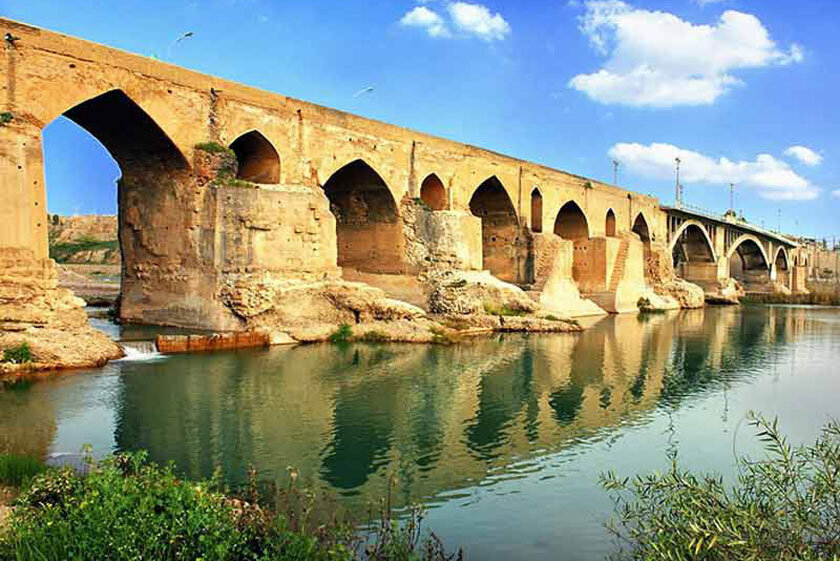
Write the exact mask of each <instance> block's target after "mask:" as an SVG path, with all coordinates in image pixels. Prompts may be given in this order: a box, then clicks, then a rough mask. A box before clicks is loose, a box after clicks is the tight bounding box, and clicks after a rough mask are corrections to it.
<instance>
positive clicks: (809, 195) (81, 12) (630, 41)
mask: <svg viewBox="0 0 840 561" xmlns="http://www.w3.org/2000/svg"><path fill="white" fill-rule="evenodd" d="M0 13H2V14H4V15H6V16H7V17H11V18H13V19H18V20H21V21H24V22H27V23H31V24H34V25H39V26H43V27H47V28H50V29H53V30H56V31H60V32H64V33H67V34H70V35H74V36H78V37H82V38H86V39H90V40H92V41H96V42H99V43H104V44H107V45H111V46H114V47H118V48H121V49H125V50H128V51H131V52H135V53H138V54H144V55H155V56H157V57H158V58H162V59H166V60H169V61H170V62H173V63H176V64H179V65H182V66H185V67H188V68H192V69H195V70H199V71H202V72H206V73H211V74H215V75H218V76H222V77H225V78H229V79H232V80H236V81H239V82H243V83H245V84H249V85H253V86H256V87H260V88H264V89H267V90H271V91H275V92H279V93H283V94H286V95H290V96H293V97H297V98H301V99H305V100H308V101H312V102H315V103H319V104H322V105H327V106H330V107H335V108H338V109H342V110H345V111H350V112H353V113H358V114H361V115H364V116H368V117H372V118H376V119H381V120H384V121H387V122H390V123H394V124H397V125H402V126H407V127H411V128H415V129H418V130H422V131H424V132H428V133H431V134H435V135H439V136H443V137H447V138H451V139H454V140H458V141H462V142H468V143H471V144H476V145H479V146H483V147H486V148H489V149H492V150H496V151H499V152H503V153H507V154H510V155H512V156H516V157H521V158H524V159H528V160H532V161H535V162H539V163H543V164H547V165H550V166H553V167H558V168H560V169H564V170H568V171H570V172H573V173H577V174H581V175H587V176H590V177H594V178H597V179H601V180H605V181H611V180H612V163H611V159H612V158H616V159H618V160H619V161H620V162H621V167H620V183H621V185H622V186H625V187H628V188H631V189H634V190H636V191H640V192H644V193H651V194H653V195H656V196H658V197H660V199H661V200H662V201H663V202H665V203H670V202H671V201H672V200H673V192H674V180H673V158H674V157H675V155H676V156H679V157H680V158H681V159H682V161H683V164H682V166H683V178H684V182H683V183H684V185H685V193H686V195H685V196H686V201H687V202H689V203H692V204H695V205H699V206H702V207H705V208H708V209H710V210H715V211H723V210H725V209H726V208H727V207H728V201H729V189H728V184H729V183H730V182H734V183H736V184H737V187H736V204H735V206H736V208H737V209H742V210H743V211H744V214H745V215H746V217H747V219H749V220H751V221H753V222H755V223H758V224H761V223H764V224H765V225H766V226H768V227H774V228H775V227H776V225H777V222H778V218H777V213H778V210H779V209H780V210H781V225H782V228H783V229H784V230H786V231H789V232H794V233H801V234H804V235H814V236H819V237H823V236H834V235H840V227H838V226H840V173H839V172H840V135H838V133H837V131H838V130H840V110H838V107H837V104H838V102H837V95H836V92H837V91H840V68H838V66H840V63H838V60H837V59H838V57H837V56H836V55H837V53H838V52H840V36H838V33H837V31H838V25H837V23H836V22H837V21H840V3H838V2H837V1H836V0H802V1H799V2H791V1H789V0H671V1H663V0H658V1H657V0H627V1H626V2H622V1H619V0H589V1H586V0H573V1H571V2H570V1H568V0H559V1H558V0H527V1H523V0H518V1H514V0H507V1H502V0H495V1H490V0H481V2H477V1H476V2H448V1H446V0H426V1H424V2H421V1H401V0H323V1H317V0H311V1H300V0H294V1H293V0H202V1H201V2H198V1H193V2H177V1H173V0H168V1H163V0H144V1H143V2H134V1H122V0H121V1H120V2H113V1H111V0H108V1H104V0H87V1H75V0H53V1H47V0H0ZM187 31H192V32H193V33H194V35H193V37H191V38H189V39H186V40H184V41H181V42H180V43H177V44H174V41H175V39H176V38H178V37H179V36H180V35H181V34H183V33H184V32H187ZM367 86H374V90H373V91H372V92H370V93H366V94H363V95H359V96H355V97H354V94H355V93H356V92H358V91H359V90H361V89H362V88H365V87H367ZM45 153H46V171H47V185H48V206H49V209H50V211H52V212H60V213H86V212H114V211H115V208H116V202H115V201H116V196H115V187H114V180H115V178H116V177H117V176H118V175H119V170H118V169H117V167H116V165H115V164H114V163H113V161H111V160H110V159H109V158H108V156H107V154H105V153H104V151H103V149H102V148H101V146H99V145H98V144H97V143H96V142H95V141H94V140H92V139H90V137H88V136H87V135H86V133H83V132H80V131H79V130H78V129H77V127H75V125H73V124H71V123H68V122H62V121H56V122H54V123H53V124H52V125H50V126H49V127H48V128H47V130H46V131H45Z"/></svg>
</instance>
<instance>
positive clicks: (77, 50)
mask: <svg viewBox="0 0 840 561" xmlns="http://www.w3.org/2000/svg"><path fill="white" fill-rule="evenodd" d="M0 36H5V37H6V39H5V40H4V43H3V49H4V53H3V58H2V62H0V86H1V87H2V92H0V112H2V114H3V118H2V126H0V194H2V201H3V204H2V205H0V261H2V263H3V267H2V268H3V270H2V271H0V285H2V286H3V287H5V288H4V289H3V291H2V294H0V304H4V303H5V304H6V305H7V307H8V309H15V310H30V311H31V313H29V312H27V313H22V312H21V315H20V317H18V319H17V320H19V321H24V320H26V321H29V320H28V319H27V318H30V316H32V317H35V316H36V315H37V311H38V310H39V309H42V308H43V306H44V305H47V306H48V305H49V304H48V302H49V299H50V297H49V291H50V290H53V289H54V287H55V280H54V278H55V272H54V266H53V264H52V262H51V261H50V260H49V258H48V245H47V205H46V196H47V191H46V185H45V181H44V161H43V150H42V136H41V133H42V130H43V129H44V127H46V126H47V125H48V124H50V123H51V122H53V121H54V120H55V119H57V118H59V117H60V116H62V115H63V116H65V117H67V118H68V119H70V120H72V121H74V122H75V123H77V124H78V125H80V126H81V127H83V128H84V129H86V130H87V131H88V132H90V133H91V134H92V135H93V136H94V137H96V138H97V139H98V140H99V141H100V142H101V143H102V144H103V145H104V146H105V148H106V149H107V150H108V151H109V152H110V154H111V155H112V156H113V157H114V159H115V160H116V161H117V163H118V164H119V166H120V168H121V171H122V177H121V179H120V181H119V185H118V201H119V205H118V206H119V237H120V244H121V249H122V253H123V272H122V294H121V308H120V314H121V316H122V317H123V318H124V319H126V320H130V321H138V322H146V323H161V324H175V325H183V326H195V327H204V328H212V329H231V330H235V329H241V328H243V319H242V314H241V313H240V312H238V311H237V310H241V309H243V307H246V308H248V310H249V313H251V312H253V311H254V310H256V311H257V312H258V311H259V309H260V305H261V304H260V301H259V299H260V298H261V297H262V296H261V294H262V293H264V292H265V291H264V290H262V288H264V287H266V286H269V285H271V286H273V287H276V286H279V284H278V283H281V281H283V282H285V280H295V281H313V280H323V279H335V278H340V277H342V276H343V278H345V279H349V280H358V281H363V282H366V283H368V284H372V285H375V286H379V287H382V288H384V289H385V290H386V291H387V292H389V294H391V295H392V296H394V297H397V298H401V299H404V300H406V301H409V302H412V303H416V304H418V305H423V303H424V301H426V298H427V296H428V294H427V290H426V288H424V285H423V284H422V282H421V280H422V278H423V277H424V275H428V273H429V272H430V271H439V270H441V269H451V270H460V271H485V270H486V271H489V272H490V273H492V275H494V276H495V277H497V278H498V279H501V280H503V281H506V282H508V283H511V284H515V285H518V286H520V287H522V288H523V289H525V290H527V291H529V292H530V294H531V295H532V296H533V297H534V298H535V299H537V300H540V301H541V302H542V303H543V304H545V305H547V306H549V307H553V308H555V309H558V310H564V309H566V308H564V306H566V305H567V304H568V303H569V302H570V301H571V300H575V302H577V300H579V299H580V294H579V293H578V291H580V293H582V294H583V296H585V297H588V298H591V299H593V300H594V301H596V302H597V303H598V304H599V305H600V306H601V307H603V308H604V309H606V310H608V311H613V312H620V311H633V310H636V309H637V308H636V304H637V301H638V299H639V297H640V295H641V294H643V293H644V291H645V290H647V289H649V286H648V285H649V284H650V279H651V277H652V276H656V275H653V274H652V270H653V269H655V268H657V267H659V266H661V265H663V264H664V263H665V262H670V260H671V251H670V250H671V249H674V250H675V251H676V255H677V257H678V259H677V261H678V271H680V272H681V273H682V274H683V275H684V276H686V277H687V278H688V279H689V280H696V281H697V282H699V283H702V284H704V286H707V287H709V288H712V283H713V281H714V280H715V279H719V278H722V277H725V276H726V275H728V274H729V273H730V268H729V265H728V264H729V258H730V257H731V256H733V255H735V254H736V253H737V255H738V256H740V258H741V262H742V266H741V268H740V269H738V270H735V269H732V273H733V274H735V275H741V276H742V279H743V280H744V281H745V282H747V283H748V284H749V285H750V286H756V287H757V286H759V285H761V286H762V287H766V286H769V283H770V282H771V281H775V280H779V279H782V280H784V275H785V274H786V273H784V271H789V269H790V267H789V264H790V263H791V257H790V255H789V252H790V251H791V250H793V248H794V247H795V244H792V243H788V242H787V241H786V240H784V239H782V238H780V237H779V236H775V235H772V234H771V233H769V232H763V231H762V232H759V231H757V230H756V229H754V228H751V227H748V226H746V225H743V224H734V223H733V224H730V223H726V222H721V221H717V220H715V219H712V218H708V217H702V216H696V215H692V214H691V213H689V212H686V211H684V210H680V209H664V210H663V209H661V208H660V205H659V201H658V200H657V199H655V198H653V197H650V196H646V195H642V194H639V193H635V192H632V191H627V190H624V189H619V188H616V187H614V186H610V185H607V184H604V183H601V182H599V181H595V180H592V179H588V178H585V177H580V176H577V175H574V174H570V173H567V172H563V171H559V170H555V169H550V168H548V167H545V166H541V165H538V164H534V163H530V162H526V161H522V160H518V159H515V158H511V157H507V156H503V155H500V154H496V153H493V152H490V151H487V150H483V149H480V148H476V147H473V146H468V145H465V144H461V143H457V142H452V141H448V140H444V139H440V138H436V137H433V136H429V135H426V134H423V133H419V132H416V131H412V130H408V129H405V128H400V127H396V126H392V125H388V124H385V123H381V122H376V121H373V120H370V119H365V118H363V117H358V116H355V115H350V114H347V113H342V112H340V111H336V110H333V109H328V108H325V107H321V106H318V105H314V104H311V103H307V102H303V101H299V100H295V99H291V98H288V97H285V96H282V95H277V94H272V93H267V92H264V91H260V90H257V89H254V88H249V87H246V86H242V85H239V84H236V83H233V82H229V81H226V80H222V79H220V78H216V77H212V76H207V75H203V74H199V73H197V72H192V71H189V70H185V69H182V68H179V67H176V66H173V65H170V64H166V63H163V62H160V61H156V60H151V59H148V58H144V57H140V56H137V55H132V54H128V53H125V52H122V51H118V50H115V49H111V48H108V47H104V46H101V45H97V44H94V43H90V42H87V41H83V40H80V39H75V38H70V37H67V36H64V35H61V34H58V33H54V32H51V31H47V30H43V29H39V28H36V27H32V26H29V25H25V24H21V23H17V22H14V21H10V20H8V19H2V18H0ZM765 273H766V274H765ZM765 277H766V279H765ZM765 280H766V281H767V282H765ZM278 290H279V289H278ZM569 295H571V296H569ZM570 299H571V300H570ZM44 302H47V304H44ZM568 305H571V304H568ZM575 305H576V304H575ZM10 313H11V312H10ZM15 313H17V312H15ZM12 315H14V314H12ZM10 317H11V316H10ZM15 317H17V316H15ZM30 319H31V318H30ZM17 320H16V321H17Z"/></svg>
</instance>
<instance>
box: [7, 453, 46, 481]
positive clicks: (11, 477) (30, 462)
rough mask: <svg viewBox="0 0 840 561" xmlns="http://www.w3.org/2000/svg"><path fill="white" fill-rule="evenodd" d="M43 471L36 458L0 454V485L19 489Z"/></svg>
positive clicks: (42, 465) (43, 466) (43, 467)
mask: <svg viewBox="0 0 840 561" xmlns="http://www.w3.org/2000/svg"><path fill="white" fill-rule="evenodd" d="M45 469H46V466H45V465H44V463H43V462H42V461H40V460H39V459H37V458H33V457H31V456H24V455H20V454H0V485H7V486H9V487H21V486H23V485H24V484H25V483H27V482H29V480H30V479H32V478H33V477H35V476H36V475H38V474H39V473H42V472H43V471H44V470H45Z"/></svg>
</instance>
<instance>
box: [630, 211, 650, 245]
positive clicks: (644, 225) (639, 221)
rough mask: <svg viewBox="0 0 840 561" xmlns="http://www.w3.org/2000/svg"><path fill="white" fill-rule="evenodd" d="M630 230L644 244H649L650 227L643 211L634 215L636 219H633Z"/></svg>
mask: <svg viewBox="0 0 840 561" xmlns="http://www.w3.org/2000/svg"><path fill="white" fill-rule="evenodd" d="M632 232H633V233H634V234H636V235H637V236H639V239H641V240H642V242H643V243H644V244H645V245H646V246H647V245H650V242H651V236H650V227H649V226H648V221H647V219H646V218H645V215H644V213H642V212H641V211H640V212H639V214H637V215H636V219H635V220H634V221H633V228H632Z"/></svg>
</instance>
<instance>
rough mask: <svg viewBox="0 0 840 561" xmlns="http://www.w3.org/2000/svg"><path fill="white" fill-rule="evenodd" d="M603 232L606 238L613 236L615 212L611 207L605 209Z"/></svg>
mask: <svg viewBox="0 0 840 561" xmlns="http://www.w3.org/2000/svg"><path fill="white" fill-rule="evenodd" d="M604 234H605V235H606V236H607V237H608V238H614V237H615V212H613V209H609V210H608V211H607V218H606V220H605V222H604Z"/></svg>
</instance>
